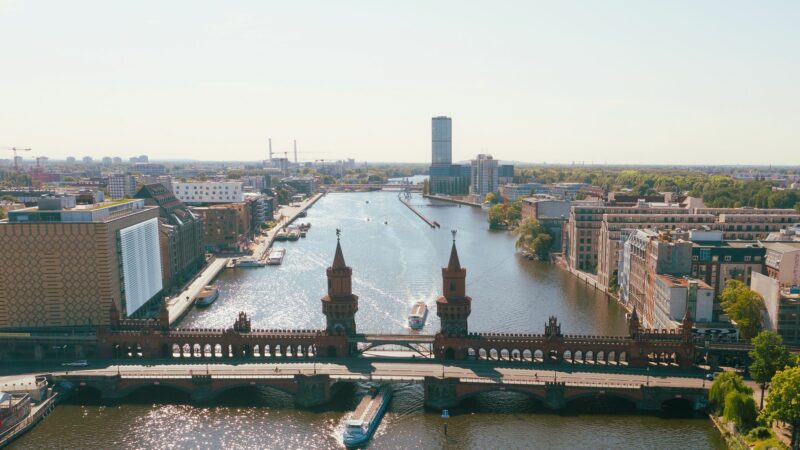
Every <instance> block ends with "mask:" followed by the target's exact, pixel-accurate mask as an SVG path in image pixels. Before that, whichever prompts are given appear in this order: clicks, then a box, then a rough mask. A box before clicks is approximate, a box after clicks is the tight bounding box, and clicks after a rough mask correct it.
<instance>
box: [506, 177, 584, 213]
mask: <svg viewBox="0 0 800 450" xmlns="http://www.w3.org/2000/svg"><path fill="white" fill-rule="evenodd" d="M543 187H544V185H543V184H542V183H522V184H515V183H506V184H504V185H503V186H502V187H500V195H501V196H502V197H503V198H504V199H506V200H508V201H510V202H513V201H514V200H516V199H518V198H520V197H523V198H525V197H530V196H531V195H535V194H542V193H543V192H545V190H544V189H543ZM568 216H569V214H567V217H568Z"/></svg>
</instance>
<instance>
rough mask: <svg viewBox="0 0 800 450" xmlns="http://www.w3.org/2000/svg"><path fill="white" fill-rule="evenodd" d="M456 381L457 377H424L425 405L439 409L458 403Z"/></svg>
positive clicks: (451, 406)
mask: <svg viewBox="0 0 800 450" xmlns="http://www.w3.org/2000/svg"><path fill="white" fill-rule="evenodd" d="M458 382H459V380H458V378H444V379H442V378H436V377H425V406H426V407H428V408H430V409H434V410H440V409H447V408H453V407H455V406H456V405H458V392H456V387H457V386H458Z"/></svg>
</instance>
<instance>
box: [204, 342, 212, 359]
mask: <svg viewBox="0 0 800 450" xmlns="http://www.w3.org/2000/svg"><path fill="white" fill-rule="evenodd" d="M212 356H214V349H213V348H211V344H206V345H204V346H203V357H204V358H211V357H212Z"/></svg>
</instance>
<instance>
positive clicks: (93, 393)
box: [64, 386, 103, 405]
mask: <svg viewBox="0 0 800 450" xmlns="http://www.w3.org/2000/svg"><path fill="white" fill-rule="evenodd" d="M64 401H65V403H69V404H77V405H100V404H102V403H103V392H102V391H100V389H97V388H94V387H91V386H77V387H76V388H75V390H74V391H73V394H72V395H69V396H66V398H65V400H64Z"/></svg>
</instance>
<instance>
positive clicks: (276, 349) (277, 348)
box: [273, 344, 283, 358]
mask: <svg viewBox="0 0 800 450" xmlns="http://www.w3.org/2000/svg"><path fill="white" fill-rule="evenodd" d="M273 356H275V357H276V358H277V357H279V356H283V353H281V344H277V345H276V346H275V353H274V354H273Z"/></svg>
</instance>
